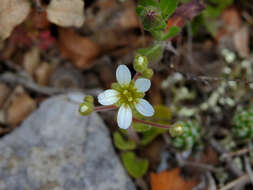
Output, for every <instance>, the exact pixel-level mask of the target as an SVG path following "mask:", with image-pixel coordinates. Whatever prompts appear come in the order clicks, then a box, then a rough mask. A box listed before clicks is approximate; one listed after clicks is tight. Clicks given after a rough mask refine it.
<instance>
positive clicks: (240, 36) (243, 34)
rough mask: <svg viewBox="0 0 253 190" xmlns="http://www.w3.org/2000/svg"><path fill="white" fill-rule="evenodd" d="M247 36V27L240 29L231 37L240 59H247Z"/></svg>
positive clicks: (248, 33) (248, 50) (248, 51)
mask: <svg viewBox="0 0 253 190" xmlns="http://www.w3.org/2000/svg"><path fill="white" fill-rule="evenodd" d="M249 36H250V32H249V27H248V26H247V25H245V26H243V27H240V29H238V30H237V31H236V32H235V33H234V35H233V40H234V46H235V49H236V51H237V52H238V54H239V55H240V56H241V57H242V58H247V57H249V55H250V49H249Z"/></svg>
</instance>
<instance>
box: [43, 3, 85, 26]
mask: <svg viewBox="0 0 253 190" xmlns="http://www.w3.org/2000/svg"><path fill="white" fill-rule="evenodd" d="M47 15H48V20H49V21H51V22H52V23H55V24H57V25H59V26H63V27H69V26H75V27H81V26H82V24H83V22H84V1H83V0H71V1H70V0H51V1H50V4H49V6H48V8H47Z"/></svg>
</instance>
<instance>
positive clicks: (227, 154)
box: [221, 148, 253, 159]
mask: <svg viewBox="0 0 253 190" xmlns="http://www.w3.org/2000/svg"><path fill="white" fill-rule="evenodd" d="M251 150H253V148H243V149H240V150H238V151H235V152H228V153H224V154H223V155H222V156H221V158H222V159H225V158H227V157H234V156H240V155H243V154H246V153H248V152H249V151H251Z"/></svg>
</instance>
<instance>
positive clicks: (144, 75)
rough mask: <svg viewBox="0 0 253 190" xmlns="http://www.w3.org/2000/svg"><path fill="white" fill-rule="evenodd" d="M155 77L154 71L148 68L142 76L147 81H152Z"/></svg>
mask: <svg viewBox="0 0 253 190" xmlns="http://www.w3.org/2000/svg"><path fill="white" fill-rule="evenodd" d="M153 75H154V71H153V70H152V69H150V68H147V69H145V70H144V71H143V72H142V76H143V77H145V78H147V79H151V78H152V77H153Z"/></svg>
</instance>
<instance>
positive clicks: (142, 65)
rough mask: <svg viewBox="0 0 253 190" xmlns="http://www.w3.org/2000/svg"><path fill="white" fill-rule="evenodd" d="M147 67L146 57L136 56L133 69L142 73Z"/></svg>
mask: <svg viewBox="0 0 253 190" xmlns="http://www.w3.org/2000/svg"><path fill="white" fill-rule="evenodd" d="M147 66H148V59H147V57H146V56H142V55H140V54H137V55H136V56H135V59H134V69H135V70H136V71H137V72H140V73H142V72H143V71H144V70H145V69H147Z"/></svg>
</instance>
